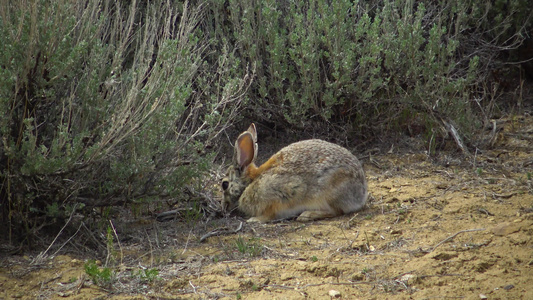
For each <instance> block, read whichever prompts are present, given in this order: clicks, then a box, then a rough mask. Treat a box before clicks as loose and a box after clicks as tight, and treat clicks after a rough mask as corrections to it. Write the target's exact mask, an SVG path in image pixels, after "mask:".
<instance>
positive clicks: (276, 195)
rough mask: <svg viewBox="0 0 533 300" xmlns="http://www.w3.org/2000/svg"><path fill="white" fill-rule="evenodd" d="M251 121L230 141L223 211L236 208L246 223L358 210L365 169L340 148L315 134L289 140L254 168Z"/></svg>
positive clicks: (254, 141)
mask: <svg viewBox="0 0 533 300" xmlns="http://www.w3.org/2000/svg"><path fill="white" fill-rule="evenodd" d="M257 151H258V145H257V131H256V128H255V125H254V124H253V123H252V124H251V125H250V127H249V128H248V130H247V131H245V132H243V133H241V134H240V135H239V137H238V138H237V141H236V142H235V152H234V157H233V164H232V165H231V166H230V167H229V168H228V171H227V174H226V177H225V178H223V179H222V189H223V192H224V199H223V200H222V208H223V209H224V210H225V211H229V210H233V209H234V208H235V207H237V208H238V209H239V210H240V211H242V212H244V213H245V214H246V215H248V216H251V218H250V219H249V220H248V222H261V223H263V222H268V221H274V220H280V219H288V218H292V217H295V216H298V215H299V216H298V217H297V219H296V220H297V221H311V220H318V219H324V218H331V217H336V216H340V215H342V214H347V213H351V212H355V211H358V210H360V209H361V208H362V207H363V206H364V205H365V203H366V200H367V197H368V191H367V183H366V179H365V173H364V171H363V168H362V166H361V163H360V162H359V160H358V159H357V158H356V157H355V156H354V155H353V154H352V153H351V152H350V151H348V150H347V149H346V148H343V147H341V146H339V145H336V144H332V143H329V142H326V141H323V140H319V139H311V140H304V141H300V142H296V143H293V144H290V145H288V146H286V147H284V148H282V149H281V150H280V151H279V152H277V153H276V154H274V155H273V156H272V157H270V159H268V160H267V161H266V162H265V163H264V164H262V165H260V166H259V167H257V166H256V165H255V159H256V158H257Z"/></svg>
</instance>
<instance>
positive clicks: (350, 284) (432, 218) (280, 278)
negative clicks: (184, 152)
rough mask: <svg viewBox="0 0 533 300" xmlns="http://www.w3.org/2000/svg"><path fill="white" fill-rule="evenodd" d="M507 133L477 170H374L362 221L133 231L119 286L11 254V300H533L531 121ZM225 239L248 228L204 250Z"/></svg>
mask: <svg viewBox="0 0 533 300" xmlns="http://www.w3.org/2000/svg"><path fill="white" fill-rule="evenodd" d="M500 124H501V128H502V130H501V131H499V132H498V133H497V136H494V137H493V139H492V140H491V143H492V145H493V146H492V148H491V150H486V151H478V152H477V153H475V154H474V155H473V156H472V157H470V158H465V157H464V156H461V155H459V154H457V153H455V154H449V153H441V154H439V156H438V157H428V156H427V155H426V154H424V153H403V154H387V155H378V156H372V157H367V158H365V159H363V161H364V163H365V170H366V174H367V178H368V181H369V190H370V192H371V197H370V202H369V205H368V206H367V207H366V208H365V209H364V210H363V211H361V212H359V213H357V214H352V215H347V216H343V217H339V218H334V219H330V220H322V221H317V222H311V223H297V222H295V221H285V222H280V223H270V224H247V223H243V224H242V227H240V224H241V221H242V220H243V219H240V218H237V217H231V218H225V219H220V218H218V219H213V220H211V221H209V222H203V223H202V224H201V225H198V224H192V225H191V224H188V225H187V224H185V225H184V222H177V221H176V222H165V223H159V222H155V221H152V222H148V224H144V223H143V224H142V225H138V226H135V227H134V226H127V227H129V229H130V231H128V232H127V233H124V235H127V236H128V240H129V241H123V242H122V243H121V244H120V247H119V246H117V245H115V248H114V252H113V254H112V255H113V256H115V257H119V259H115V263H114V265H113V266H114V267H113V268H112V272H113V273H112V274H113V277H112V278H111V279H110V283H109V284H108V285H105V284H104V285H102V284H101V285H100V286H97V285H95V284H94V283H93V282H92V280H91V278H90V276H89V275H88V273H87V272H86V271H85V266H86V261H87V259H88V258H86V257H78V256H77V255H76V254H75V253H72V252H70V253H69V254H68V255H58V256H46V257H43V258H39V259H38V257H37V256H4V257H2V262H1V265H0V290H1V292H0V298H5V299H12V298H17V299H35V298H39V299H47V298H69V299H94V298H99V297H100V298H108V297H111V298H115V299H122V298H123V299H146V298H154V299H155V298H164V299H226V298H227V299H241V298H242V299H302V298H309V299H330V298H343V299H413V298H414V299H430V298H464V299H533V242H532V235H533V180H532V178H531V177H532V176H533V155H532V152H533V145H532V142H533V118H531V117H524V118H513V119H509V120H502V121H500ZM221 227H227V228H228V229H231V230H233V229H235V228H240V230H238V232H237V233H233V234H226V235H215V236H212V237H209V238H207V239H206V240H205V242H203V243H200V242H199V239H200V237H201V236H202V235H204V234H205V233H207V232H210V231H213V230H215V229H220V228H221ZM118 236H119V238H121V239H122V238H123V236H122V235H121V233H120V232H119V234H118ZM141 236H146V237H150V238H146V239H145V240H144V243H141V242H140V237H141ZM124 239H125V238H124ZM125 240H126V239H125ZM121 261H122V262H121ZM95 264H96V265H97V268H100V269H99V270H103V266H102V265H103V263H98V262H95ZM152 270H156V273H149V272H150V271H152Z"/></svg>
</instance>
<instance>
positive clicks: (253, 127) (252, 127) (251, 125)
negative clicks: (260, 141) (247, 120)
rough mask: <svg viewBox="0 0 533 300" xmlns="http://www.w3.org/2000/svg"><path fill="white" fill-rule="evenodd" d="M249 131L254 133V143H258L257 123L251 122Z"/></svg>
mask: <svg viewBox="0 0 533 300" xmlns="http://www.w3.org/2000/svg"><path fill="white" fill-rule="evenodd" d="M247 131H248V132H249V133H250V134H251V135H252V139H253V140H254V143H257V130H256V129H255V124H254V123H252V124H250V127H248V130H247Z"/></svg>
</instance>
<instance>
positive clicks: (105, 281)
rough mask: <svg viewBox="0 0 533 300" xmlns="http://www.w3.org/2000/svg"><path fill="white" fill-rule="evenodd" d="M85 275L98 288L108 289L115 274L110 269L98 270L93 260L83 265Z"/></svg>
mask: <svg viewBox="0 0 533 300" xmlns="http://www.w3.org/2000/svg"><path fill="white" fill-rule="evenodd" d="M84 268H85V273H86V274H87V275H88V276H89V278H91V280H92V281H93V283H94V284H96V285H97V286H100V287H109V286H111V284H112V283H113V282H114V281H115V272H113V270H111V269H110V268H107V267H106V268H100V267H98V265H97V264H96V262H95V261H94V260H89V261H87V262H86V263H85V265H84Z"/></svg>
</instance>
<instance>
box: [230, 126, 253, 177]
mask: <svg viewBox="0 0 533 300" xmlns="http://www.w3.org/2000/svg"><path fill="white" fill-rule="evenodd" d="M256 153H257V144H256V143H255V141H254V137H253V135H252V133H250V132H248V131H245V132H243V133H242V134H241V135H239V137H238V138H237V141H236V142H235V158H236V160H237V164H238V165H239V167H240V168H241V170H243V169H244V168H246V167H248V165H249V164H251V163H252V162H253V161H254V160H255V155H256Z"/></svg>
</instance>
